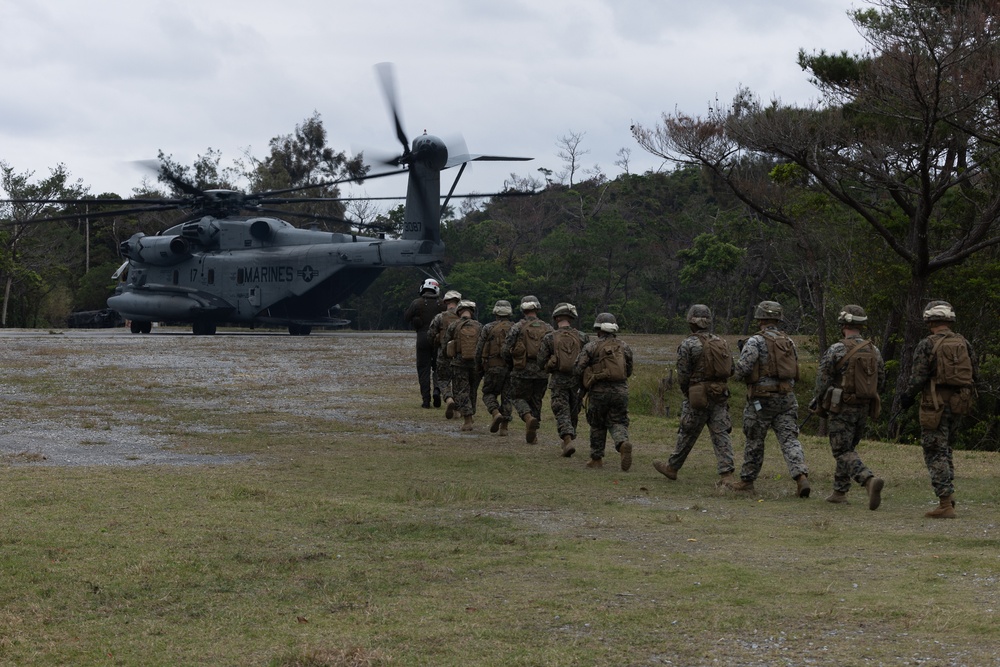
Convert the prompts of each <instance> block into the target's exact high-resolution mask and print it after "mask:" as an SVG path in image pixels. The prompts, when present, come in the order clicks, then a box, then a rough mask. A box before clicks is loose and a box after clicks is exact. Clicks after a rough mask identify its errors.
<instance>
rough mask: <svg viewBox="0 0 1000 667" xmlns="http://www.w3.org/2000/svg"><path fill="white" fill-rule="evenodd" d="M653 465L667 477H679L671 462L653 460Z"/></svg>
mask: <svg viewBox="0 0 1000 667" xmlns="http://www.w3.org/2000/svg"><path fill="white" fill-rule="evenodd" d="M653 467H654V468H655V469H656V472H658V473H660V474H661V475H663V476H664V477H666V478H667V479H677V471H676V470H674V469H673V468H671V467H670V465H669V464H667V463H664V462H663V461H653ZM730 477H732V475H730Z"/></svg>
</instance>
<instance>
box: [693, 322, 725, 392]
mask: <svg viewBox="0 0 1000 667" xmlns="http://www.w3.org/2000/svg"><path fill="white" fill-rule="evenodd" d="M695 335H696V336H698V339H699V340H700V341H701V356H700V357H699V358H698V362H697V363H696V364H695V367H694V371H693V372H692V374H691V375H692V381H693V382H724V381H725V380H726V379H728V378H729V377H730V376H731V375H732V374H733V357H732V354H731V353H730V351H729V343H727V342H726V341H725V339H724V338H721V337H719V336H716V335H715V334H711V333H699V334H695Z"/></svg>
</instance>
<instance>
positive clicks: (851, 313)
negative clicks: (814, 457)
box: [809, 304, 885, 510]
mask: <svg viewBox="0 0 1000 667" xmlns="http://www.w3.org/2000/svg"><path fill="white" fill-rule="evenodd" d="M867 321H868V316H867V315H866V314H865V311H864V309H863V308H862V307H861V306H857V305H853V304H851V305H848V306H844V307H843V309H842V310H841V311H840V314H839V315H838V316H837V323H838V324H840V330H841V333H842V335H843V336H844V338H843V340H841V341H839V342H836V343H834V344H833V345H831V346H830V347H829V349H827V351H826V352H824V353H823V356H822V357H821V358H820V360H819V369H818V371H817V374H816V393H815V395H814V397H813V400H812V402H811V403H810V404H809V408H810V409H811V410H813V411H814V412H820V413H821V414H823V413H825V412H826V410H825V408H826V407H827V406H825V405H823V403H824V397H825V396H826V394H827V391H828V390H829V389H831V388H833V389H841V390H843V389H844V373H845V371H847V370H848V368H849V366H848V365H847V364H842V363H841V362H842V360H843V359H844V357H845V356H846V355H847V352H848V346H850V349H852V350H854V349H855V348H857V346H859V345H864V344H865V343H868V341H866V340H865V339H864V338H863V337H862V336H861V330H862V328H863V327H864V326H865V323H866V322H867ZM869 345H870V347H871V349H872V351H873V352H874V356H875V359H876V363H877V365H878V368H877V380H876V382H877V388H878V391H879V392H881V391H882V390H883V389H884V388H885V362H883V361H882V353H881V352H879V349H878V348H877V347H875V345H874V344H870V343H869ZM856 354H857V353H856ZM849 363H850V359H848V364H849ZM877 400H878V399H859V398H856V397H853V396H846V397H845V398H843V399H842V400H841V402H840V405H839V407H838V408H837V409H838V410H839V411H838V412H833V411H830V412H829V413H828V422H827V423H828V426H829V430H830V450H831V451H832V452H833V458H834V459H835V460H836V462H837V469H836V472H834V475H833V493H832V494H831V495H830V496H829V497H828V498H827V499H826V500H827V502H830V503H847V492H848V491H850V490H851V480H852V479H853V480H854V481H855V482H857V483H858V484H860V485H861V486H863V487H865V490H866V491H867V492H868V508H869V509H872V510H875V509H878V507H879V505H880V504H881V503H882V487H883V486H884V484H885V482H884V481H883V480H882V479H881V478H879V477H876V476H875V473H873V472H872V471H871V470H869V469H868V466H866V465H865V464H864V462H863V461H862V460H861V457H860V456H859V455H858V452H857V446H858V443H860V442H861V438H862V437H863V436H864V434H865V426H866V425H867V424H868V416H869V413H870V412H871V411H872V410H873V403H876V402H877ZM872 416H877V415H872Z"/></svg>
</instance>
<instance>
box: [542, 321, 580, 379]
mask: <svg viewBox="0 0 1000 667" xmlns="http://www.w3.org/2000/svg"><path fill="white" fill-rule="evenodd" d="M582 348H583V342H582V341H581V340H580V333H579V332H578V331H577V330H576V329H556V330H555V331H554V332H552V356H551V357H549V361H548V363H547V364H545V370H547V371H549V372H550V373H572V372H573V367H574V366H575V365H576V358H577V357H578V356H580V350H581V349H582Z"/></svg>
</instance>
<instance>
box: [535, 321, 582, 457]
mask: <svg viewBox="0 0 1000 667" xmlns="http://www.w3.org/2000/svg"><path fill="white" fill-rule="evenodd" d="M576 317H577V313H576V306H574V305H573V304H571V303H559V304H556V307H555V308H554V309H553V311H552V321H553V322H555V325H556V330H562V331H569V332H572V333H573V334H575V335H576V337H577V338H578V339H579V341H580V345H579V347H580V349H581V350H582V349H583V346H584V345H586V344H587V343H588V342H589V341H590V336H588V335H587V334H585V333H583V332H581V331H577V330H576V329H574V328H573V320H575V319H576ZM555 341H556V332H555V331H550V332H549V333H547V334H545V335H544V336H543V337H542V343H541V346H540V347H539V349H538V364H539V365H540V366H541V367H542V368H545V369H547V370H549V371H551V375H549V402H550V404H551V407H552V415H553V416H554V417H555V418H556V426H557V428H558V430H559V437H560V438H561V439H562V455H563V456H566V457H569V456H573V454H575V453H576V447H574V446H573V441H574V440H575V439H576V425H577V423H578V422H579V419H580V408H581V407H583V395H582V393H583V387H582V386H581V385H580V378H579V377H577V375H576V374H575V373H574V372H573V370H572V369H570V370H569V371H565V372H562V371H559V370H558V369H557V368H555V366H556V365H557V364H558V355H557V354H556V349H555ZM574 363H575V359H574Z"/></svg>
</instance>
